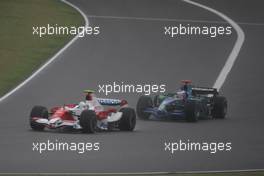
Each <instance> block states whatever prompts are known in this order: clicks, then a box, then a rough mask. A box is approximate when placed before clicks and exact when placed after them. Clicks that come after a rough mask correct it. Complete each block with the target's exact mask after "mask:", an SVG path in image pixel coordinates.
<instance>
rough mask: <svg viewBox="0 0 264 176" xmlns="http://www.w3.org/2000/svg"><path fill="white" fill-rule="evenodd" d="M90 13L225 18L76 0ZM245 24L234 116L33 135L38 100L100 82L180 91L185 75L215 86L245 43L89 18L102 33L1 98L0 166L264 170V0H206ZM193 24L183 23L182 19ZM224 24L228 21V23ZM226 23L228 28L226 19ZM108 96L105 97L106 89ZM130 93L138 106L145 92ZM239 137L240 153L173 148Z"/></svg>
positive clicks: (70, 95) (73, 97) (71, 97)
mask: <svg viewBox="0 0 264 176" xmlns="http://www.w3.org/2000/svg"><path fill="white" fill-rule="evenodd" d="M72 2H73V3H74V4H75V5H76V6H78V7H79V8H80V9H81V10H82V11H83V12H84V13H85V14H87V15H88V17H89V16H117V17H140V18H141V17H144V18H171V19H179V20H193V22H188V23H189V24H193V25H196V24H197V25H210V24H215V23H213V22H212V23H209V22H207V23H205V22H204V23H201V22H195V21H200V20H204V21H218V22H219V21H220V22H222V21H223V20H222V19H221V18H220V17H218V16H216V15H215V14H213V13H211V12H208V11H206V10H204V9H201V8H199V7H196V6H193V5H190V4H187V3H185V2H183V1H177V0H165V1H164V0H162V1H161V0H154V1H153V0H140V1H139V0H133V1H132V0H111V1H109V0H87V1H80V0H77V1H72ZM197 2H199V3H201V4H204V5H206V6H208V7H212V8H214V9H216V10H218V11H220V12H222V13H224V14H226V15H227V16H229V17H230V18H231V19H233V20H234V21H236V22H237V23H238V24H239V25H240V26H241V28H242V29H243V31H244V32H245V36H246V38H245V42H244V45H243V47H242V50H241V51H240V53H239V56H238V58H237V61H236V63H235V65H234V67H233V68H232V70H231V72H230V74H229V76H228V78H227V80H226V82H225V83H224V85H223V87H222V89H221V92H222V93H223V94H224V95H225V96H226V97H227V98H228V101H229V112H228V117H227V118H226V119H225V120H201V121H199V122H198V123H186V122H179V121H176V122H175V121H173V122H168V121H142V120H138V121H137V126H136V129H135V131H134V132H109V133H96V134H92V135H89V134H80V133H70V132H69V133H63V132H52V131H46V132H34V131H32V130H31V129H30V128H29V125H28V116H29V112H30V109H31V108H32V106H34V105H36V104H41V105H44V106H47V107H52V106H54V105H61V104H63V103H71V102H73V101H74V102H78V101H80V100H82V99H83V95H82V90H83V89H86V88H91V89H95V90H97V85H98V84H106V83H112V82H113V81H124V82H126V83H141V84H144V83H152V84H159V83H165V84H166V85H167V90H175V89H176V88H177V86H179V81H180V80H181V79H191V80H193V82H194V83H195V84H197V85H202V86H212V85H213V84H214V81H215V80H216V78H217V76H218V74H219V72H220V70H221V69H222V67H223V64H224V63H225V60H226V58H227V57H228V55H229V53H230V52H231V49H232V47H233V45H234V43H235V40H236V34H235V32H234V33H233V34H232V36H231V37H218V38H215V39H210V38H206V37H203V36H189V37H188V36H185V37H179V38H177V39H176V38H174V39H171V38H168V37H166V36H164V33H163V32H164V31H163V27H164V26H165V25H177V24H179V22H177V21H174V22H173V21H166V20H165V21H160V20H137V19H117V18H116V19H113V18H99V17H90V18H89V22H90V25H92V26H96V25H98V26H100V28H101V33H100V35H99V36H96V37H92V36H87V37H85V38H82V39H78V40H77V41H76V42H75V43H74V44H72V45H71V46H70V47H69V48H68V49H67V50H66V51H65V52H63V53H62V54H61V55H60V56H59V57H58V58H57V59H56V60H55V61H54V62H53V63H52V64H50V65H49V66H48V67H46V68H45V69H44V70H43V71H42V72H41V73H40V74H38V75H37V76H36V77H35V78H33V79H32V80H31V81H30V82H29V83H27V84H26V85H25V86H23V87H22V88H21V89H19V90H18V91H16V92H15V93H14V94H12V95H11V96H10V97H8V98H7V99H5V100H4V101H3V102H1V104H0V112H1V118H0V147H1V148H0V149H1V150H0V156H1V157H0V163H1V164H0V172H78V173H80V172H163V171H164V172H167V171H168V172H171V171H205V170H210V171H213V170H236V169H263V168H264V162H263V161H264V150H263V149H264V137H263V124H264V119H263V114H264V111H263V108H262V106H263V103H262V102H263V99H264V94H263V81H262V80H263V78H262V75H263V64H264V61H263V58H262V53H263V51H262V45H263V44H264V43H263V33H262V32H263V30H264V25H263V23H264V20H263V19H264V14H263V10H262V9H263V2H261V1H260V0H259V1H257V0H253V1H246V0H243V1H238V0H234V1H228V0H221V1H220V0H216V1H208V0H201V1H197ZM182 23H184V22H182ZM220 24H221V23H220ZM223 25H225V24H223ZM99 96H103V94H101V95H99ZM109 97H113V98H114V97H117V98H127V100H128V101H129V102H130V104H131V106H132V107H135V105H136V101H137V99H138V97H139V95H138V94H128V93H122V94H111V95H110V96H109ZM56 139H57V140H59V141H62V142H100V151H99V152H86V153H84V154H78V153H77V152H45V153H42V154H39V153H37V152H35V151H34V152H33V151H32V143H33V142H46V141H47V140H51V141H55V140H56ZM180 139H181V140H188V139H189V140H192V141H201V142H232V150H231V152H217V153H216V154H209V153H208V152H176V153H175V154H173V155H172V154H170V153H168V152H165V151H164V142H166V141H167V142H174V141H178V140H180Z"/></svg>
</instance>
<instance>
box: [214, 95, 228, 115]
mask: <svg viewBox="0 0 264 176" xmlns="http://www.w3.org/2000/svg"><path fill="white" fill-rule="evenodd" d="M226 113H227V100H226V98H225V97H223V96H216V97H215V98H214V105H213V109H212V116H213V118H218V119H224V118H225V117H226Z"/></svg>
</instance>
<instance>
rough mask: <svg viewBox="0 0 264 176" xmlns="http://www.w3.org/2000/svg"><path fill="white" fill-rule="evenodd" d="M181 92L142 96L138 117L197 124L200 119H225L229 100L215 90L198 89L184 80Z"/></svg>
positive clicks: (138, 103) (138, 104)
mask: <svg viewBox="0 0 264 176" xmlns="http://www.w3.org/2000/svg"><path fill="white" fill-rule="evenodd" d="M182 84H183V85H182V86H181V88H180V90H178V91H177V92H174V93H166V94H161V95H156V96H155V97H154V98H153V99H152V98H151V97H150V96H141V97H140V98H139V100H138V102H137V115H138V117H139V118H141V119H149V117H150V115H153V116H154V117H156V118H165V117H169V118H173V119H186V120H187V121H188V122H196V121H197V120H198V119H199V118H208V117H210V118H221V119H223V118H225V117H226V113H227V99H226V98H225V97H224V96H220V95H219V92H218V91H217V89H215V88H208V87H196V86H193V85H191V81H190V80H183V81H182Z"/></svg>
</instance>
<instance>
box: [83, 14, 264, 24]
mask: <svg viewBox="0 0 264 176" xmlns="http://www.w3.org/2000/svg"><path fill="white" fill-rule="evenodd" d="M86 16H87V17H88V18H98V19H114V20H139V21H167V22H169V21H172V22H186V23H188V22H190V23H214V24H229V23H228V22H227V21H212V20H190V19H177V18H152V17H133V16H105V15H86ZM237 24H240V25H248V26H264V23H249V22H237Z"/></svg>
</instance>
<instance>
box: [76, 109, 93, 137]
mask: <svg viewBox="0 0 264 176" xmlns="http://www.w3.org/2000/svg"><path fill="white" fill-rule="evenodd" d="M80 125H81V127H82V132H83V133H94V132H95V128H96V114H95V112H94V111H92V110H84V111H83V112H82V113H81V117H80Z"/></svg>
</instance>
